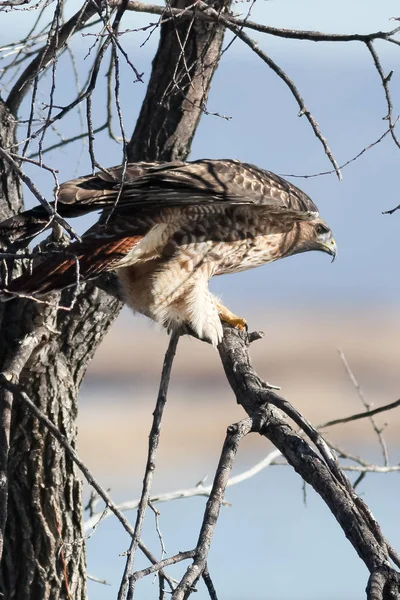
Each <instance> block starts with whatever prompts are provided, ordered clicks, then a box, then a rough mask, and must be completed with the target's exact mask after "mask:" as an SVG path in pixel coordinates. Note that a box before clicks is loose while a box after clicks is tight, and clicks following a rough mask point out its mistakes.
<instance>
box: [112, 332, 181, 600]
mask: <svg viewBox="0 0 400 600" xmlns="http://www.w3.org/2000/svg"><path fill="white" fill-rule="evenodd" d="M179 335H180V334H179V332H177V331H174V332H172V334H171V338H170V341H169V345H168V349H167V352H166V354H165V359H164V365H163V369H162V373H161V381H160V387H159V391H158V398H157V403H156V408H155V410H154V413H153V424H152V427H151V431H150V435H149V450H148V454H147V464H146V470H145V475H144V479H143V487H142V495H141V497H140V502H139V506H138V511H137V517H136V523H135V531H134V534H133V537H132V541H131V545H130V548H129V550H128V558H127V561H126V565H125V571H124V574H123V577H122V581H121V585H120V589H119V593H118V600H123V598H124V597H125V595H126V592H127V591H128V595H127V599H128V600H131V599H132V598H133V593H134V588H135V583H136V580H135V579H134V578H133V577H131V576H132V574H133V566H134V562H135V554H136V550H137V547H138V544H139V541H140V537H141V533H142V528H143V523H144V517H145V514H146V509H147V506H148V503H149V500H150V491H151V484H152V481H153V474H154V470H155V467H156V462H155V461H156V454H157V448H158V443H159V439H160V431H161V421H162V417H163V413H164V408H165V404H166V401H167V392H168V385H169V380H170V377H171V369H172V363H173V360H174V356H175V352H176V347H177V345H178V340H179ZM128 585H129V589H128Z"/></svg>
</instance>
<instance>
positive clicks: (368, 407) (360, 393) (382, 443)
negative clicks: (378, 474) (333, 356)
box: [338, 348, 389, 467]
mask: <svg viewBox="0 0 400 600" xmlns="http://www.w3.org/2000/svg"><path fill="white" fill-rule="evenodd" d="M338 352H339V356H340V359H341V361H342V363H343V365H344V368H345V369H346V373H347V375H348V377H349V379H350V381H351V383H352V384H353V385H354V387H355V389H356V391H357V395H358V397H359V398H360V400H361V402H362V404H363V405H364V406H365V410H366V412H369V411H370V410H371V406H372V405H371V404H369V403H368V402H367V401H366V399H365V396H364V393H363V391H362V389H361V386H360V384H359V383H358V381H357V379H356V378H355V376H354V373H353V371H352V370H351V368H350V365H349V363H348V362H347V360H346V357H345V355H344V353H343V351H342V350H340V348H339V350H338ZM368 418H369V420H370V422H371V425H372V428H373V430H374V431H375V433H376V435H377V437H378V441H379V444H380V446H381V449H382V454H383V463H384V465H385V467H387V466H388V464H389V455H388V450H387V446H386V442H385V440H384V438H383V435H382V428H379V427H378V425H377V424H376V421H375V419H374V417H373V416H371V415H369V417H368Z"/></svg>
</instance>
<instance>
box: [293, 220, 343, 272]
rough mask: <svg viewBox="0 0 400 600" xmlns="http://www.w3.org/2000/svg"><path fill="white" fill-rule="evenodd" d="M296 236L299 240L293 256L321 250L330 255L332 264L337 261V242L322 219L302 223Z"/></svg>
mask: <svg viewBox="0 0 400 600" xmlns="http://www.w3.org/2000/svg"><path fill="white" fill-rule="evenodd" d="M296 234H297V235H296V238H297V239H296V243H295V245H294V252H293V254H297V253H299V252H308V251H309V250H320V251H321V252H326V253H327V254H330V255H331V256H332V262H333V261H334V260H335V258H336V254H337V247H336V242H335V240H334V239H333V235H332V231H331V230H330V229H329V227H328V225H327V224H326V223H325V221H323V220H322V219H320V218H317V219H313V220H312V221H302V222H301V223H299V227H298V230H297V232H296Z"/></svg>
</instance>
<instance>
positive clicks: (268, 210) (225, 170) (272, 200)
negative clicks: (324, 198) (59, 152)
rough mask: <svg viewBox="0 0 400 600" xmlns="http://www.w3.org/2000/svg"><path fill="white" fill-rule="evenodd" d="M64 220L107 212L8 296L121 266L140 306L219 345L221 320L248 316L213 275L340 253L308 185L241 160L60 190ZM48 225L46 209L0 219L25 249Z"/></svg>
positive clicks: (2, 236) (114, 176) (104, 177)
mask: <svg viewBox="0 0 400 600" xmlns="http://www.w3.org/2000/svg"><path fill="white" fill-rule="evenodd" d="M56 203H57V204H56V205H57V210H58V212H59V214H60V215H61V216H63V217H74V216H80V215H82V214H84V213H87V212H90V211H93V210H102V213H101V217H100V219H99V221H98V222H97V223H96V224H95V225H94V226H93V227H92V228H91V229H89V230H88V231H87V232H86V234H85V235H84V236H83V238H82V242H73V243H71V244H70V245H69V246H68V248H67V251H68V253H70V255H72V256H68V257H67V258H65V257H64V258H63V257H55V258H53V259H48V260H45V261H44V262H43V263H42V264H40V266H39V267H37V268H35V269H34V270H33V273H32V274H29V275H23V276H22V277H19V278H18V279H16V280H14V281H13V282H12V283H11V284H10V286H9V288H8V290H7V291H8V292H9V293H11V292H12V293H16V294H18V293H20V294H21V293H23V294H44V293H47V292H49V291H51V290H54V289H63V288H65V287H68V286H70V285H73V284H74V282H75V281H76V259H74V256H75V257H76V258H77V259H78V260H79V266H80V269H79V270H80V276H81V278H82V279H89V278H93V277H96V276H98V275H100V274H101V273H102V272H104V271H111V270H115V272H116V273H117V275H118V277H119V280H120V282H121V286H122V290H123V293H124V296H125V299H126V302H127V304H129V305H130V306H131V307H132V308H133V309H134V310H136V311H138V312H141V313H143V314H145V315H147V316H148V317H150V318H151V319H153V320H155V321H157V322H159V323H162V324H163V325H165V326H168V327H171V326H172V327H174V326H177V325H181V324H185V325H187V326H189V327H190V328H191V329H192V330H193V331H194V332H195V333H196V334H197V335H198V336H199V337H201V338H204V339H207V340H209V341H210V342H211V343H212V344H213V345H217V344H218V343H219V342H220V341H221V338H222V326H221V321H220V319H223V320H226V321H228V322H229V323H231V324H233V325H235V326H238V327H243V326H244V325H245V321H244V320H243V319H240V318H238V317H236V316H235V315H233V314H232V313H231V312H230V311H229V310H228V309H227V308H226V307H224V306H223V305H221V304H220V303H219V302H218V301H217V299H216V298H215V297H214V296H213V295H212V294H211V293H210V291H209V289H208V281H209V279H210V278H211V277H212V276H213V275H222V274H224V273H233V272H237V271H243V270H245V269H250V268H253V267H257V266H259V265H262V264H264V263H267V262H271V261H273V260H277V259H279V258H283V257H284V256H289V255H291V254H296V253H298V252H305V251H308V250H321V251H323V252H327V253H329V254H331V255H332V256H335V254H336V245H335V242H334V240H333V238H332V234H331V231H330V229H329V227H328V226H327V225H326V223H324V221H322V219H320V218H319V215H318V209H317V207H316V206H315V204H314V203H313V202H312V200H311V199H310V198H309V197H308V196H307V195H306V194H304V193H303V192H302V191H301V190H299V189H298V188H296V187H295V186H293V185H291V184H290V183H289V182H287V181H285V180H284V179H282V178H281V177H278V176H277V175H274V174H273V173H270V172H268V171H264V170H262V169H259V168H257V167H255V166H254V165H249V164H245V163H241V162H239V161H235V160H199V161H195V162H191V163H183V162H173V163H135V164H128V165H127V167H126V169H124V168H123V167H114V168H111V169H107V171H102V172H99V173H97V174H96V175H93V176H87V177H81V178H79V179H74V180H72V181H68V182H66V183H64V184H62V185H61V186H60V189H59V193H58V197H57V200H56ZM48 224H49V217H48V214H47V213H46V211H45V210H44V208H43V207H37V208H35V209H32V210H31V211H27V212H25V213H22V214H21V215H18V216H16V217H14V218H13V219H9V220H8V221H5V222H4V223H2V224H0V240H3V242H4V241H5V240H7V241H8V242H10V241H11V242H12V243H13V244H14V245H16V246H18V244H19V243H21V241H24V242H26V240H28V239H31V238H32V237H34V236H35V235H36V234H37V233H38V232H39V231H42V230H43V229H44V228H45V227H46V226H48Z"/></svg>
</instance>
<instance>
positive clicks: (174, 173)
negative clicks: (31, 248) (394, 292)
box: [0, 159, 318, 242]
mask: <svg viewBox="0 0 400 600" xmlns="http://www.w3.org/2000/svg"><path fill="white" fill-rule="evenodd" d="M207 204H208V205H209V204H224V205H229V204H248V205H262V206H264V207H266V208H267V207H270V208H271V210H272V211H274V212H280V211H283V212H284V213H285V217H286V218H290V217H292V218H293V219H294V220H297V219H309V218H310V219H313V218H315V217H316V216H317V215H318V209H317V207H316V206H315V204H314V203H313V202H312V200H311V199H310V198H309V197H308V196H307V195H306V194H304V192H302V191H301V190H299V189H298V188H297V187H296V186H294V185H292V184H291V183H289V182H288V181H286V180H284V179H282V178H281V177H279V176H278V175H275V174H274V173H271V172H269V171H265V170H263V169H259V168H258V167H256V166H254V165H250V164H246V163H241V162H239V161H236V160H229V159H226V160H211V159H203V160H198V161H194V162H191V163H184V162H179V161H176V162H171V163H131V164H128V165H127V166H126V168H124V167H123V166H120V167H113V168H111V169H107V170H104V171H100V172H98V173H96V174H95V175H89V176H85V177H80V178H78V179H74V180H71V181H67V182H66V183H63V184H61V186H60V189H59V193H58V198H57V202H56V203H54V202H53V203H51V205H52V206H53V208H56V209H57V211H58V213H59V214H60V215H61V216H62V217H65V218H69V217H77V216H81V215H82V214H85V213H88V212H91V211H95V210H103V218H102V221H103V222H104V221H107V222H108V221H109V220H110V219H111V220H112V219H113V218H119V217H127V216H129V217H130V219H129V220H133V219H134V218H135V215H136V214H137V215H139V214H140V215H142V214H143V213H146V212H154V211H158V210H160V209H162V208H167V207H179V206H190V205H193V206H201V205H207ZM49 222H50V218H49V215H48V213H47V211H46V210H45V209H44V208H43V207H42V206H38V207H36V208H34V209H32V210H30V211H26V212H24V213H21V214H20V215H17V216H16V217H13V218H11V219H8V220H7V221H4V222H3V223H1V224H0V239H4V240H8V241H11V242H15V241H18V240H26V239H30V238H32V237H34V236H35V235H37V233H39V232H40V231H42V230H43V229H45V228H46V227H47V226H48V225H49Z"/></svg>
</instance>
